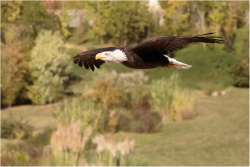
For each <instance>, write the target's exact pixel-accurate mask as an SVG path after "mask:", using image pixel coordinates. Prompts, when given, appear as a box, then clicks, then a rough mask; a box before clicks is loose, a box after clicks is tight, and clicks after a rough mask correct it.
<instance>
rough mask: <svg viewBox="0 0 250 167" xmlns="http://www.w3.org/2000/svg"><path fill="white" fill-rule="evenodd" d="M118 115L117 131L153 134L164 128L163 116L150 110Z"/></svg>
mask: <svg viewBox="0 0 250 167" xmlns="http://www.w3.org/2000/svg"><path fill="white" fill-rule="evenodd" d="M117 115H118V125H117V131H127V132H136V133H153V132H158V131H159V130H160V128H161V127H162V123H161V116H160V115H159V114H158V113H156V112H152V111H150V110H129V111H120V112H118V114H117Z"/></svg>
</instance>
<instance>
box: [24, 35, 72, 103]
mask: <svg viewBox="0 0 250 167" xmlns="http://www.w3.org/2000/svg"><path fill="white" fill-rule="evenodd" d="M35 44H36V45H35V47H34V48H33V49H32V52H31V61H30V63H29V67H30V71H31V78H32V81H33V85H31V86H29V87H28V90H29V91H28V96H29V98H30V100H31V101H32V103H34V104H46V103H48V102H53V101H56V100H58V99H59V98H61V96H62V93H63V91H64V88H65V85H64V82H65V81H66V80H67V79H68V78H67V76H66V75H65V70H66V68H67V66H68V61H69V55H68V54H66V52H65V50H64V48H63V40H62V37H61V36H60V34H59V32H55V33H52V31H48V30H44V31H41V32H40V33H39V34H38V36H37V39H36V41H35Z"/></svg>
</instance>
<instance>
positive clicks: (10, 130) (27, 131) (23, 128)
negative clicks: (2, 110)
mask: <svg viewBox="0 0 250 167" xmlns="http://www.w3.org/2000/svg"><path fill="white" fill-rule="evenodd" d="M32 131H33V127H32V126H31V125H29V124H28V121H27V120H24V119H23V118H20V119H16V118H15V117H13V116H12V115H9V116H8V117H6V118H2V121H1V138H7V139H27V138H30V137H31V136H32Z"/></svg>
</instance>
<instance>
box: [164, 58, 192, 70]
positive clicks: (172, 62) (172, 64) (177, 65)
mask: <svg viewBox="0 0 250 167" xmlns="http://www.w3.org/2000/svg"><path fill="white" fill-rule="evenodd" d="M164 56H165V55H164ZM166 57H167V58H168V60H169V65H168V66H166V67H167V68H171V67H175V68H178V69H189V68H191V67H192V66H191V65H188V64H185V63H182V62H179V61H177V60H176V59H173V58H170V57H168V56H166Z"/></svg>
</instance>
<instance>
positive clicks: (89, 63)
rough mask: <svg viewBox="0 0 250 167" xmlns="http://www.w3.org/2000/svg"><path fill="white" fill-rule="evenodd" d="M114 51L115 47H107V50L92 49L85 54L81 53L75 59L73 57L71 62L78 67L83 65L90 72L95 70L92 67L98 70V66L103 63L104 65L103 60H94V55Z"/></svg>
mask: <svg viewBox="0 0 250 167" xmlns="http://www.w3.org/2000/svg"><path fill="white" fill-rule="evenodd" d="M115 49H116V48H115V47H107V48H100V49H93V50H89V51H86V52H81V53H79V54H77V55H76V56H75V57H73V61H74V63H75V64H78V65H79V66H80V67H82V65H83V66H84V67H85V68H86V69H89V68H90V69H91V70H92V71H94V70H95V67H94V66H96V68H100V66H101V65H102V64H103V63H105V62H104V61H103V60H96V59H95V55H96V54H98V53H100V52H105V51H113V50H115Z"/></svg>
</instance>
